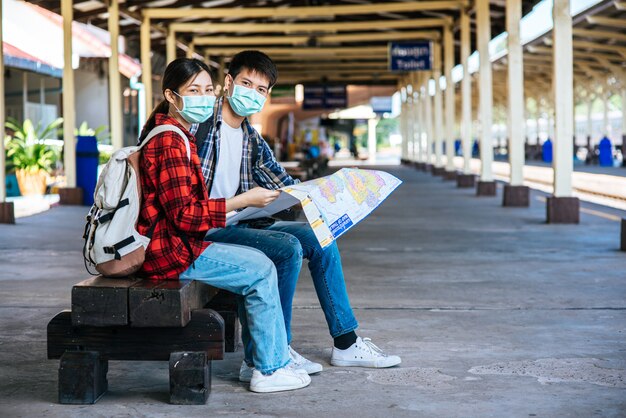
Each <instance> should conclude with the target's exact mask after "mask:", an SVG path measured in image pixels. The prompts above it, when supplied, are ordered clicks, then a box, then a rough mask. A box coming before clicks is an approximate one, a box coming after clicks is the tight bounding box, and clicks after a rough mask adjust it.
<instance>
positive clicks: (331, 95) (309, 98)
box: [302, 85, 348, 110]
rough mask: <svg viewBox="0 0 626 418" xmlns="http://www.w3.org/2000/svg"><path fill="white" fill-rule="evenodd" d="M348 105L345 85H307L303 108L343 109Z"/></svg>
mask: <svg viewBox="0 0 626 418" xmlns="http://www.w3.org/2000/svg"><path fill="white" fill-rule="evenodd" d="M346 107H348V93H347V91H346V86H345V85H334V86H326V85H308V86H307V85H305V86H304V98H303V101H302V109H303V110H314V109H343V108H346Z"/></svg>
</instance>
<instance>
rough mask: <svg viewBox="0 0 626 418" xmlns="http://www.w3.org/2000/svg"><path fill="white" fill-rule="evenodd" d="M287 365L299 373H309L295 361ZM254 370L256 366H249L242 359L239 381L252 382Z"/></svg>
mask: <svg viewBox="0 0 626 418" xmlns="http://www.w3.org/2000/svg"><path fill="white" fill-rule="evenodd" d="M285 367H289V368H292V369H294V370H296V371H297V372H298V373H302V374H308V373H307V372H306V370H304V369H303V368H302V367H297V366H296V365H295V364H294V362H293V361H292V362H290V363H289V364H288V365H286V366H285ZM253 371H254V366H248V363H246V361H245V360H244V361H242V362H241V367H240V368H239V381H240V382H243V383H250V381H251V380H252V372H253Z"/></svg>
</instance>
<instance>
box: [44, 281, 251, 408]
mask: <svg viewBox="0 0 626 418" xmlns="http://www.w3.org/2000/svg"><path fill="white" fill-rule="evenodd" d="M238 324H239V321H238V317H237V302H236V299H235V295H233V294H232V293H229V292H225V291H223V290H219V289H216V288H214V287H211V286H209V285H206V284H204V283H201V282H197V281H191V280H180V281H178V280H171V281H170V280H168V281H152V280H144V279H137V278H121V279H114V278H105V277H102V276H98V277H95V278H91V279H88V280H85V281H82V282H80V283H78V284H76V285H74V287H73V288H72V309H71V311H70V310H65V311H62V312H60V313H59V314H57V315H56V316H55V317H54V318H52V320H51V321H50V322H49V324H48V331H47V332H48V358H49V359H60V360H61V361H60V365H59V403H61V404H93V403H95V402H96V401H97V400H98V399H99V398H100V397H101V396H102V395H104V393H105V392H106V391H107V388H108V381H107V371H108V361H109V360H167V361H169V372H170V403H172V404H177V405H203V404H205V403H206V401H207V399H208V396H209V393H210V391H211V361H212V360H222V359H223V358H224V352H225V351H226V352H232V351H235V349H236V347H237V343H238V338H239V332H238Z"/></svg>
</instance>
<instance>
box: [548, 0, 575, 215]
mask: <svg viewBox="0 0 626 418" xmlns="http://www.w3.org/2000/svg"><path fill="white" fill-rule="evenodd" d="M552 15H553V19H554V29H553V31H552V42H553V48H552V51H553V65H554V74H553V76H552V83H553V90H554V122H555V127H554V138H553V164H552V166H553V168H554V195H553V196H552V197H549V198H548V202H547V221H548V223H578V222H579V221H580V213H579V212H580V202H579V200H578V198H576V197H572V171H573V167H574V159H573V144H572V137H573V135H574V119H573V115H574V111H573V108H574V74H573V73H574V71H573V49H572V16H571V14H570V2H569V0H554V6H553V9H552Z"/></svg>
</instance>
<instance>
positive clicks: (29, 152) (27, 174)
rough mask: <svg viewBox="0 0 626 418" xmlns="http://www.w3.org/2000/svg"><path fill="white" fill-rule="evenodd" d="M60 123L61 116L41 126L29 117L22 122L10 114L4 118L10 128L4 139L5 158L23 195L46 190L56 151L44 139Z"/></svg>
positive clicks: (54, 130)
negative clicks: (10, 133) (7, 118)
mask: <svg viewBox="0 0 626 418" xmlns="http://www.w3.org/2000/svg"><path fill="white" fill-rule="evenodd" d="M62 123H63V119H62V118H58V119H56V120H55V121H54V122H52V123H51V124H50V125H48V126H46V127H44V128H43V129H42V128H41V125H37V127H35V126H34V125H33V123H32V122H31V121H30V120H28V119H27V120H25V121H24V123H23V124H21V125H20V124H19V122H18V121H17V120H15V119H13V118H9V120H7V122H6V127H7V128H8V129H9V130H11V131H13V134H12V135H11V136H9V137H7V138H6V139H5V142H6V143H5V147H6V150H7V157H8V160H7V162H8V165H9V166H10V167H11V169H13V170H15V175H16V177H17V183H18V186H19V188H20V193H21V194H22V196H29V195H42V194H45V192H46V184H47V180H48V176H49V172H50V170H51V169H52V167H53V165H54V164H55V163H56V161H57V160H58V156H59V153H58V152H57V151H55V150H54V149H53V148H51V147H50V146H48V145H46V144H45V143H44V142H43V139H45V138H46V137H47V136H50V135H51V134H52V133H53V132H56V130H57V129H58V128H59V126H60V125H61V124H62Z"/></svg>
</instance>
